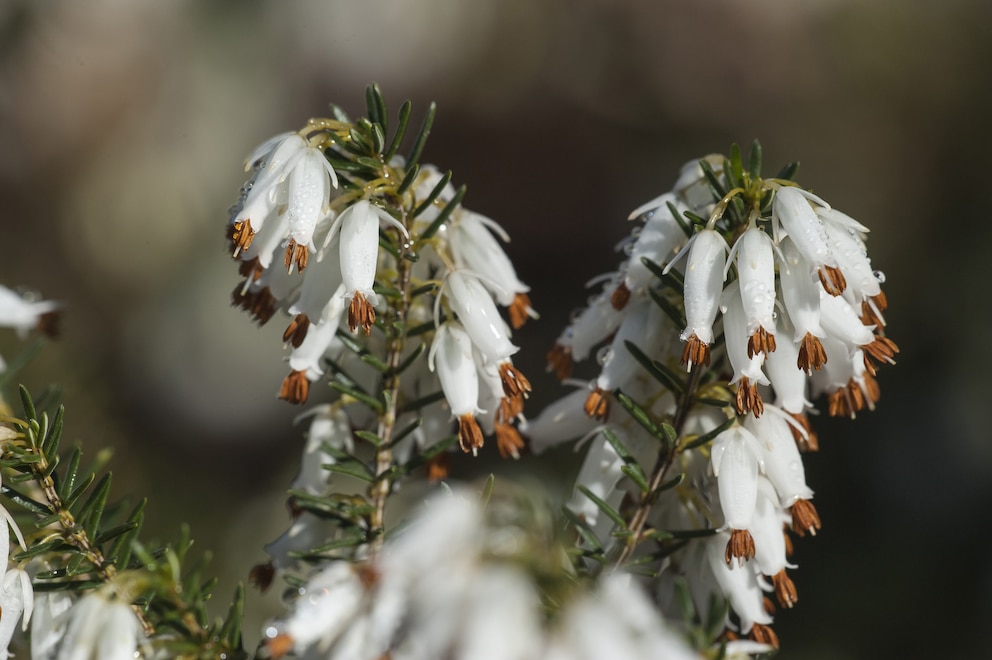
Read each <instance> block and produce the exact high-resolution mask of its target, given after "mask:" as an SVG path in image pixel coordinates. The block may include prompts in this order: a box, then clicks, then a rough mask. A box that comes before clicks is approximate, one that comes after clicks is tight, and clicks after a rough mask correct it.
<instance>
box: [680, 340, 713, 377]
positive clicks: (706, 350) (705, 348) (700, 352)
mask: <svg viewBox="0 0 992 660" xmlns="http://www.w3.org/2000/svg"><path fill="white" fill-rule="evenodd" d="M682 364H684V365H685V366H686V371H689V370H691V369H692V365H694V364H702V365H704V366H707V367H708V366H710V345H709V344H705V343H703V342H702V341H700V340H699V337H697V336H696V334H695V333H693V334H692V335H690V336H689V338H688V339H687V340H686V342H685V348H683V349H682Z"/></svg>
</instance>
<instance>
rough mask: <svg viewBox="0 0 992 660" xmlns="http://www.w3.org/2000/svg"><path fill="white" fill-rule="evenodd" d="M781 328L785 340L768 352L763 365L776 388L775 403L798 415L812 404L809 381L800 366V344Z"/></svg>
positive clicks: (773, 386)
mask: <svg viewBox="0 0 992 660" xmlns="http://www.w3.org/2000/svg"><path fill="white" fill-rule="evenodd" d="M780 330H781V333H780V334H782V335H783V340H782V341H780V342H778V346H777V347H776V348H775V350H774V351H773V352H772V353H769V354H768V357H766V358H765V363H764V365H763V366H764V370H765V373H767V374H768V380H769V381H771V384H772V389H774V390H775V404H776V405H778V406H781V407H782V408H783V409H784V410H785V411H786V412H789V413H792V414H794V415H798V414H800V413H802V412H803V411H804V410H806V408H808V407H810V406H811V405H812V404H811V403H810V401H809V400H808V399H807V398H806V390H807V388H808V386H809V381H808V379H807V378H806V372H805V371H803V370H802V369H800V367H799V344H797V343H795V342H793V341H791V340H789V338H788V331H786V330H784V329H782V328H781V327H780Z"/></svg>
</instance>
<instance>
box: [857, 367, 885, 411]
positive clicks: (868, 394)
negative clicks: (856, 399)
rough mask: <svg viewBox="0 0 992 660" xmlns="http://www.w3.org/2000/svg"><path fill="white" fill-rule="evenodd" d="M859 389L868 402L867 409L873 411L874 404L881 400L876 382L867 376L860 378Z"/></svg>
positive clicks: (880, 391)
mask: <svg viewBox="0 0 992 660" xmlns="http://www.w3.org/2000/svg"><path fill="white" fill-rule="evenodd" d="M861 388H862V389H863V390H864V393H865V398H866V399H867V401H868V408H869V409H870V410H874V409H875V404H876V403H878V400H879V399H881V398H882V390H881V389H880V388H879V386H878V381H877V380H875V379H874V378H873V377H872V376H870V375H869V374H864V375H863V376H862V377H861Z"/></svg>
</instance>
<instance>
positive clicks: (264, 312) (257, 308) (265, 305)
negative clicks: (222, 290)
mask: <svg viewBox="0 0 992 660" xmlns="http://www.w3.org/2000/svg"><path fill="white" fill-rule="evenodd" d="M246 284H247V282H242V283H241V284H239V285H238V286H237V287H236V288H235V289H234V291H232V292H231V304H232V305H234V306H235V307H240V308H241V309H243V310H245V311H246V312H248V313H249V314H250V315H251V317H252V319H254V320H255V321H256V322H257V323H258V324H259V325H265V324H266V323H268V321H269V319H271V318H272V315H273V314H275V313H276V308H277V307H278V305H279V301H278V300H276V298H275V296H273V295H272V293H271V292H270V291H269V287H265V288H262V289H259V290H258V291H252V292H247V291H246Z"/></svg>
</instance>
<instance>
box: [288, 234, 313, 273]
mask: <svg viewBox="0 0 992 660" xmlns="http://www.w3.org/2000/svg"><path fill="white" fill-rule="evenodd" d="M309 261H310V250H308V249H307V246H306V245H300V244H299V243H297V242H296V241H295V240H293V239H292V238H291V239H289V244H288V245H286V255H285V256H284V257H283V260H282V263H283V265H285V266H286V271H287V272H289V273H292V272H293V265H294V264H295V265H296V270H297V271H299V272H301V273H302V272H303V269H304V268H306V267H307V263H309Z"/></svg>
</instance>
